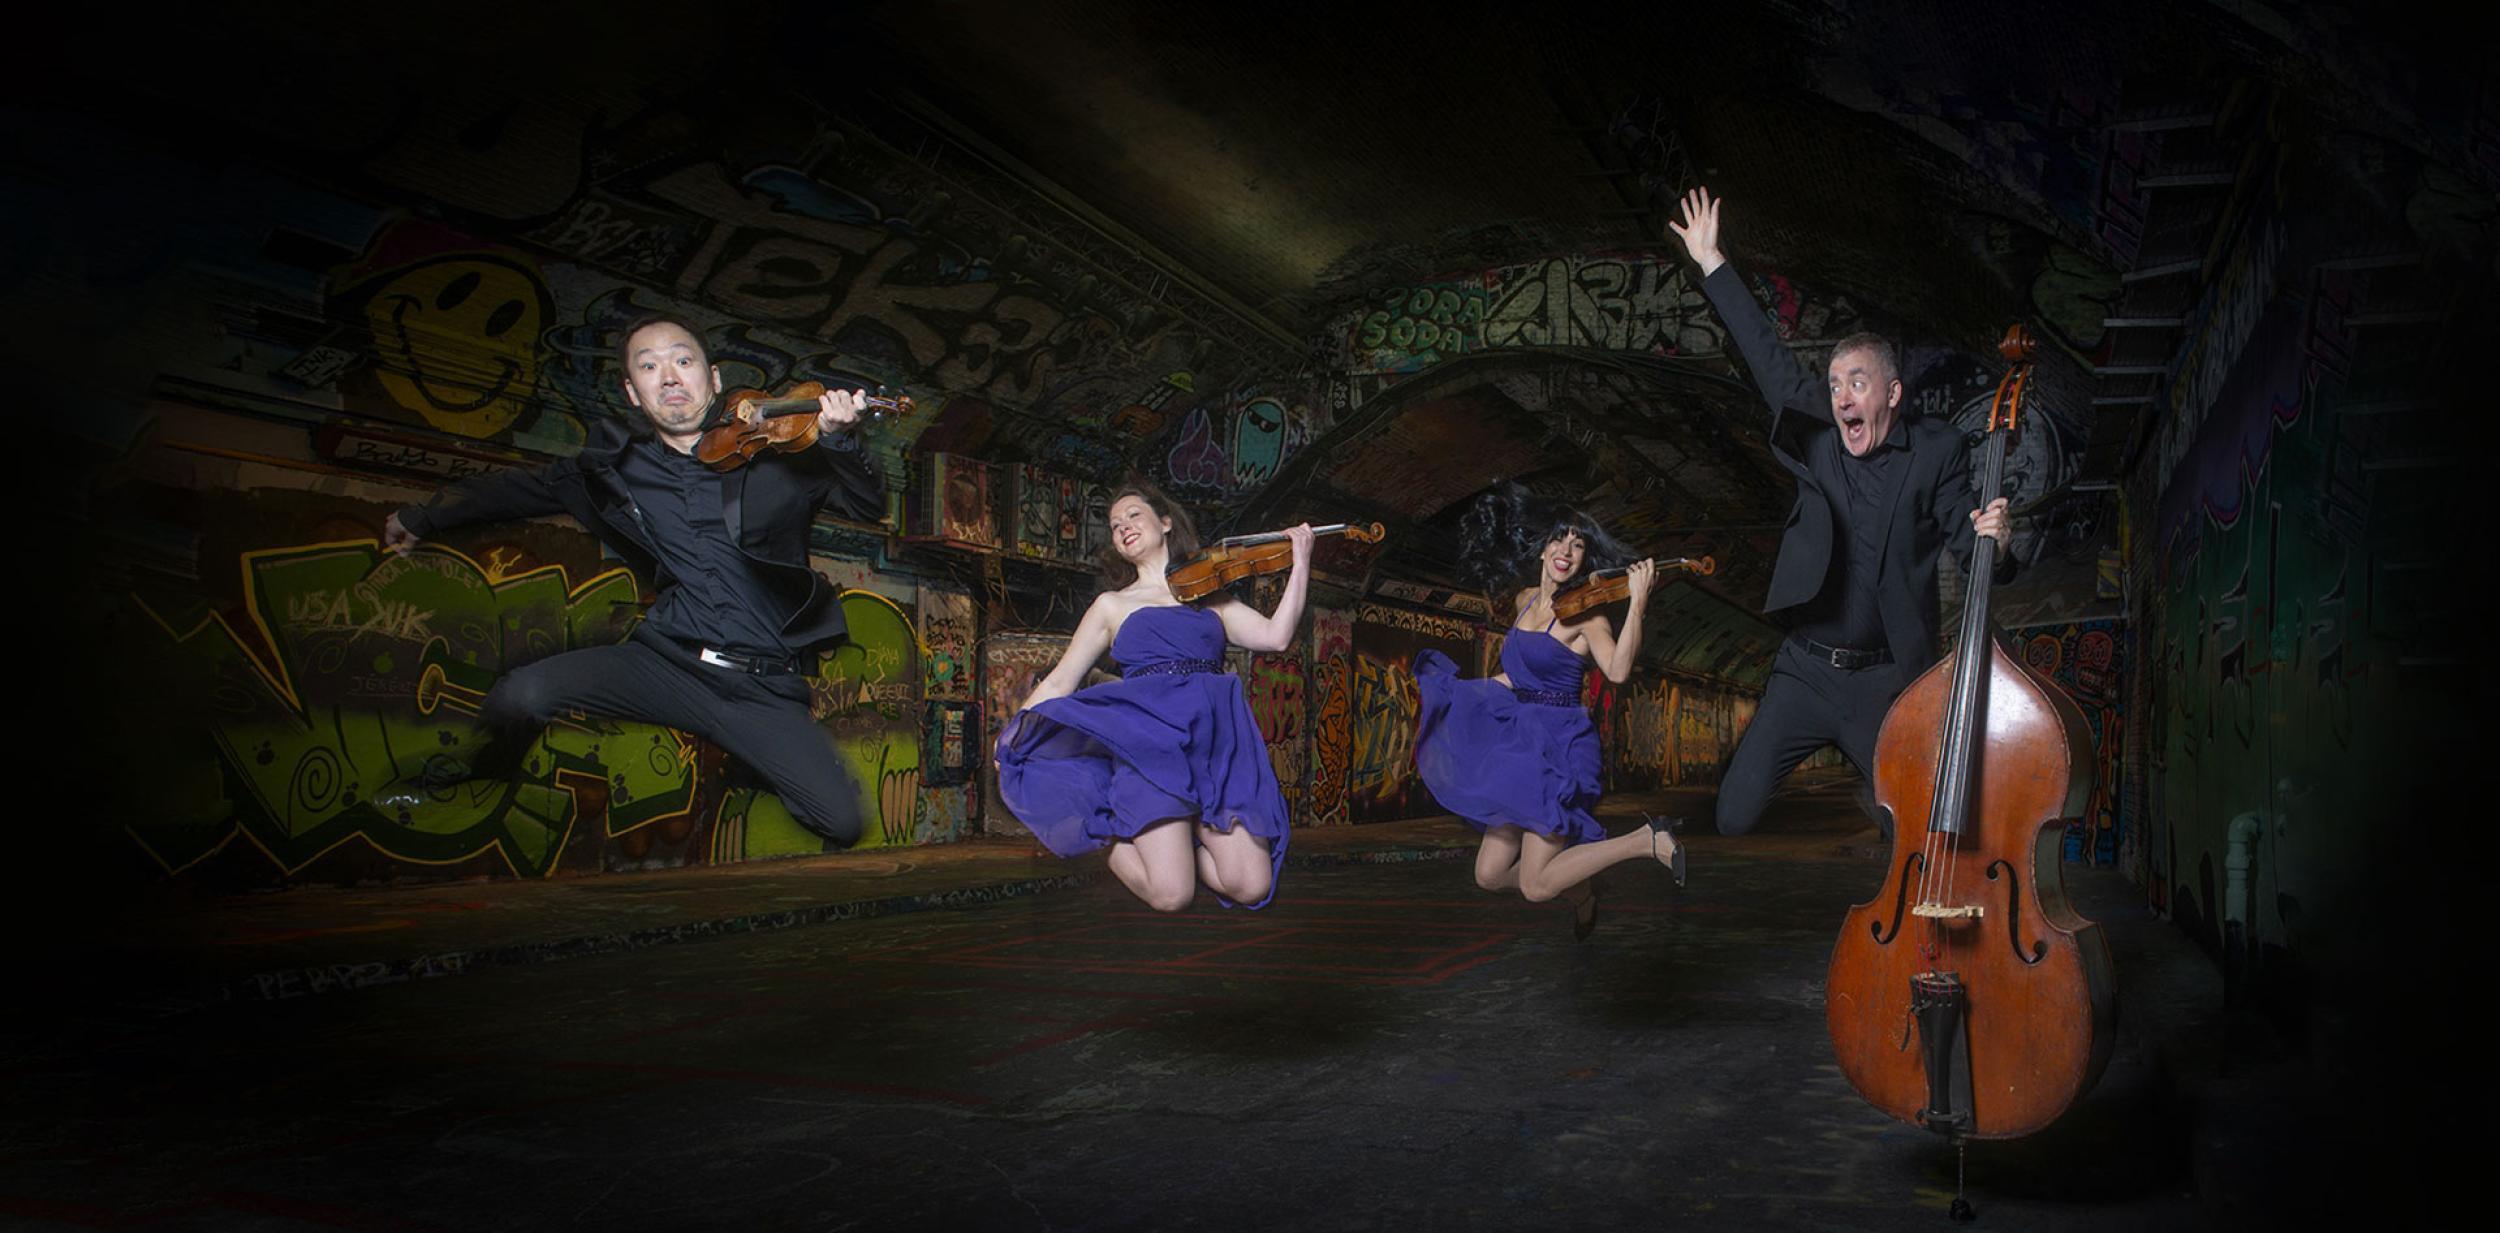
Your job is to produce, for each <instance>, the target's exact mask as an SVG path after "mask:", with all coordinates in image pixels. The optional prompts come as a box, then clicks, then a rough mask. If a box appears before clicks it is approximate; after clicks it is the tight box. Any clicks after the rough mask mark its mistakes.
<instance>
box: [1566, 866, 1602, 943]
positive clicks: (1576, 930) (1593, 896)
mask: <svg viewBox="0 0 2500 1233" xmlns="http://www.w3.org/2000/svg"><path fill="white" fill-rule="evenodd" d="M1585 885H1586V886H1587V887H1588V891H1589V893H1588V898H1586V899H1582V900H1581V901H1580V902H1578V903H1575V904H1573V905H1571V940H1572V941H1574V942H1585V941H1588V940H1589V935H1590V934H1592V933H1595V932H1597V883H1596V882H1595V881H1590V882H1587V883H1585Z"/></svg>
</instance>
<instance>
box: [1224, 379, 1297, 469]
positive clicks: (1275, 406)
mask: <svg viewBox="0 0 2500 1233" xmlns="http://www.w3.org/2000/svg"><path fill="white" fill-rule="evenodd" d="M1232 455H1233V486H1234V487H1236V488H1248V487H1252V486H1254V485H1258V484H1264V483H1266V482H1267V481H1269V480H1271V479H1274V478H1276V468H1277V467H1278V466H1279V465H1281V464H1282V463H1283V462H1284V461H1285V404H1283V403H1281V402H1278V401H1277V400H1275V399H1273V398H1265V397H1262V398H1253V399H1251V400H1250V401H1248V402H1246V403H1243V404H1242V407H1241V414H1239V415H1236V416H1234V417H1233V449H1232Z"/></svg>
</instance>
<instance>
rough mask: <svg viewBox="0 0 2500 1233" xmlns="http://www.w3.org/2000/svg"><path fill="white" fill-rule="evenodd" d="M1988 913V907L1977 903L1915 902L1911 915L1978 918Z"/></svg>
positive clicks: (1923, 917) (1940, 917)
mask: <svg viewBox="0 0 2500 1233" xmlns="http://www.w3.org/2000/svg"><path fill="white" fill-rule="evenodd" d="M1987 914H1988V909H1986V908H1984V907H1981V906H1980V905H1978V904H1975V903H1965V904H1958V905H1956V904H1943V903H1915V904H1911V905H1910V915H1912V916H1915V917H1918V918H1919V919H1921V920H1978V919H1979V918H1980V917H1982V916H1985V915H1987Z"/></svg>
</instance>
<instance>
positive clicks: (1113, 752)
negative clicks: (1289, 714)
mask: <svg viewBox="0 0 2500 1233" xmlns="http://www.w3.org/2000/svg"><path fill="white" fill-rule="evenodd" d="M1111 657H1112V658H1113V659H1115V660H1117V661H1119V664H1120V667H1121V670H1122V672H1124V673H1125V674H1126V675H1124V676H1123V677H1122V678H1121V679H1120V680H1117V681H1106V682H1104V683H1102V684H1100V685H1096V686H1093V687H1092V688H1089V689H1081V690H1078V691H1077V692H1075V693H1073V694H1070V695H1068V696H1067V697H1064V698H1053V699H1051V700H1049V701H1047V702H1043V703H1040V704H1038V705H1035V706H1032V707H1028V708H1026V709H1024V710H1022V711H1019V712H1017V713H1016V715H1015V717H1014V718H1013V719H1010V720H1008V721H1007V726H1006V729H1005V731H1003V732H1001V733H1000V734H999V738H998V764H999V777H998V795H999V797H1000V799H1002V800H1004V801H1006V802H1007V808H1008V809H1009V810H1010V811H1012V812H1013V813H1014V814H1015V815H1016V820H1017V821H1020V822H1022V823H1024V824H1025V826H1027V827H1029V828H1031V830H1032V831H1033V834H1034V837H1035V838H1038V839H1040V840H1041V841H1042V846H1044V847H1046V848H1049V849H1050V850H1051V851H1053V852H1055V853H1058V854H1059V855H1061V856H1081V855H1083V854H1085V853H1087V852H1092V851H1095V850H1097V849H1100V848H1102V847H1104V846H1106V845H1108V844H1110V843H1111V842H1112V841H1114V840H1120V839H1131V838H1134V837H1135V836H1136V835H1137V833H1138V832H1139V831H1142V830H1144V829H1146V828H1147V827H1149V826H1152V825H1154V824H1155V823H1157V822H1163V821H1168V820H1170V819H1173V818H1191V819H1196V820H1198V821H1199V822H1200V823H1202V824H1203V825H1207V826H1211V827H1214V828H1215V829H1217V830H1220V831H1230V830H1232V829H1233V828H1234V827H1237V826H1244V827H1248V828H1249V829H1250V833H1251V834H1253V835H1257V836H1259V837H1260V838H1262V839H1265V840H1266V841H1267V850H1268V857H1269V859H1270V860H1272V861H1274V862H1275V864H1274V871H1275V872H1276V873H1279V874H1281V873H1282V872H1283V871H1284V866H1285V840H1286V835H1287V832H1288V829H1289V827H1290V825H1291V819H1290V818H1289V817H1288V816H1287V815H1286V812H1285V795H1284V793H1283V791H1281V790H1280V789H1279V788H1278V787H1277V786H1276V769H1275V767H1274V766H1273V765H1272V764H1271V763H1270V762H1269V761H1268V754H1267V743H1266V741H1265V740H1263V739H1262V738H1261V737H1260V735H1259V725H1258V721H1257V720H1256V719H1254V718H1252V716H1251V714H1250V700H1249V698H1248V696H1247V695H1245V694H1244V693H1243V692H1242V689H1241V678H1240V677H1237V676H1234V675H1233V674H1232V673H1230V672H1226V671H1224V624H1223V621H1222V620H1221V619H1220V618H1218V617H1217V616H1216V615H1215V613H1213V612H1211V611H1209V610H1207V609H1204V608H1192V607H1185V606H1184V607H1168V608H1141V609H1139V610H1137V611H1136V612H1132V613H1130V614H1129V617H1128V619H1127V620H1126V621H1123V622H1121V624H1120V632H1119V633H1118V634H1117V635H1115V636H1113V638H1112V639H1111ZM1275 894H1276V893H1275V890H1274V887H1273V884H1272V883H1271V885H1270V889H1269V891H1268V898H1267V899H1262V900H1260V901H1259V902H1257V903H1254V904H1251V905H1249V906H1251V907H1254V908H1259V907H1265V906H1267V902H1268V899H1273V898H1275ZM1217 898H1219V899H1221V898H1222V896H1220V895H1219V896H1217ZM1224 903H1225V906H1227V907H1239V906H1241V905H1239V904H1235V903H1233V902H1232V901H1231V900H1229V899H1227V900H1224Z"/></svg>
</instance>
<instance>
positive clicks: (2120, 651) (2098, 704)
mask: <svg viewBox="0 0 2500 1233" xmlns="http://www.w3.org/2000/svg"><path fill="white" fill-rule="evenodd" d="M2004 636H2005V640H2006V642H2007V644H2008V645H2010V646H2012V647H2013V648H2014V649H2015V651H2016V652H2017V653H2019V654H2020V655H2021V656H2022V657H2023V662H2024V663H2025V664H2028V665H2030V667H2031V669H2032V671H2034V672H2037V673H2039V674H2040V675H2042V676H2045V677H2047V678H2049V679H2050V680H2052V681H2054V682H2056V683H2057V684H2058V686H2059V687H2060V688H2062V689H2064V690H2065V691H2066V693H2067V696H2069V697H2071V698H2073V699H2074V700H2075V706H2076V707H2077V708H2078V709H2080V710H2082V712H2083V718H2084V722H2086V723H2088V724H2090V725H2091V728H2092V756H2093V764H2092V767H2091V774H2092V795H2091V798H2090V799H2089V800H2087V801H2086V802H2085V803H2084V807H2083V816H2082V817H2080V818H2078V819H2076V820H2074V821H2072V822H2070V823H2068V824H2067V827H2066V840H2065V847H2064V849H2063V850H2064V854H2065V858H2066V859H2067V860H2070V861H2082V862H2085V863H2088V864H2093V865H2114V864H2117V863H2118V851H2119V848H2120V847H2121V846H2122V845H2123V844H2125V843H2126V842H2127V840H2126V830H2127V823H2128V819H2127V818H2126V817H2125V816H2124V814H2123V813H2122V811H2121V809H2120V801H2121V799H2122V798H2121V795H2120V792H2119V776H2120V773H2121V771H2120V765H2121V762H2122V757H2121V755H2122V753H2123V751H2124V750H2125V748H2126V742H2127V706H2126V671H2127V650H2126V648H2127V629H2126V624H2125V623H2124V622H2122V621H2069V622H2067V623H2065V624H2063V625H2034V626H2029V627H2026V628H2020V629H2008V630H2006V631H2004Z"/></svg>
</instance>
